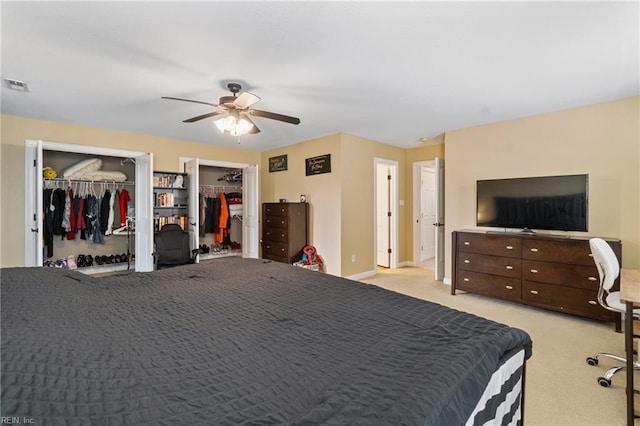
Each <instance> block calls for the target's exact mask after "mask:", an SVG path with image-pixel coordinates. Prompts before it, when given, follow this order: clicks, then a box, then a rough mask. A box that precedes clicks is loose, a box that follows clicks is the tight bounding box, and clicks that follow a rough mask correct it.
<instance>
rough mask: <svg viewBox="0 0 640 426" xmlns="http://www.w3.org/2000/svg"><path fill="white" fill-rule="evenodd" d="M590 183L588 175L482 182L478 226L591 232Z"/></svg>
mask: <svg viewBox="0 0 640 426" xmlns="http://www.w3.org/2000/svg"><path fill="white" fill-rule="evenodd" d="M588 182H589V176H588V175H586V174H582V175H565V176H540V177H527V178H513V179H488V180H478V181H477V192H476V193H477V210H476V213H477V215H476V224H477V225H478V226H489V227H500V228H522V229H541V230H560V231H587V230H588V203H587V201H588V193H589V191H588Z"/></svg>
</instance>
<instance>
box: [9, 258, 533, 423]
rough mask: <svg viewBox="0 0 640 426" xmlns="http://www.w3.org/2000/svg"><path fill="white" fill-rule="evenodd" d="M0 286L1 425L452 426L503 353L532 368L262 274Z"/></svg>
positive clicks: (399, 299)
mask: <svg viewBox="0 0 640 426" xmlns="http://www.w3.org/2000/svg"><path fill="white" fill-rule="evenodd" d="M0 279H1V288H0V289H1V298H2V306H1V308H2V311H1V315H2V323H1V326H2V348H1V349H2V401H1V402H2V405H1V410H2V416H18V417H19V418H21V419H22V418H26V419H27V420H28V419H32V420H33V423H34V424H37V425H43V424H69V425H81V424H96V425H116V424H152V425H160V424H167V425H176V424H206V425H237V424H251V425H266V424H295V425H303V424H304V425H307V424H343V425H358V424H362V425H373V424H383V425H401V424H406V425H419V424H420V425H456V424H462V423H464V421H466V419H467V417H468V416H469V414H470V413H471V411H472V409H473V407H474V405H475V402H476V401H477V400H478V398H479V397H480V395H481V393H482V391H483V388H484V387H485V385H486V383H487V381H488V380H489V377H490V375H491V373H492V372H493V371H494V370H495V369H496V367H497V366H498V365H499V364H500V362H501V358H502V356H503V354H504V353H506V352H508V351H510V350H512V349H514V348H518V347H525V348H526V350H527V357H528V356H530V353H531V342H530V340H529V336H528V335H527V334H526V333H525V332H523V331H521V330H518V329H513V328H510V327H507V326H505V325H501V324H498V323H495V322H492V321H488V320H486V319H482V318H479V317H476V316H474V315H470V314H466V313H463V312H459V311H455V310H452V309H449V308H447V307H444V306H440V305H437V304H433V303H429V302H425V301H422V300H417V299H414V298H410V297H407V296H404V295H400V294H396V293H393V292H390V291H387V290H383V289H380V288H378V287H375V286H371V285H367V284H362V283H358V282H354V281H350V280H346V279H342V278H337V277H333V276H329V275H325V274H322V273H318V272H312V271H308V270H304V269H302V268H296V267H293V266H289V265H285V264H280V263H273V262H269V261H263V260H259V259H240V258H225V259H219V260H216V261H213V262H208V263H200V264H198V265H189V266H183V267H176V268H171V269H165V270H160V271H155V272H150V273H130V274H123V275H119V276H110V277H103V278H95V277H90V276H86V275H84V274H82V273H79V272H77V271H69V270H62V269H51V268H7V269H3V270H2V271H1V276H0Z"/></svg>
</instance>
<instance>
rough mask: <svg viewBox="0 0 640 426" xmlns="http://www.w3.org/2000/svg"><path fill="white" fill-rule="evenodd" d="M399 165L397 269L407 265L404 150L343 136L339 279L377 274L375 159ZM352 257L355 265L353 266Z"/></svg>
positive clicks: (406, 194) (346, 135)
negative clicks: (340, 272) (340, 266)
mask: <svg viewBox="0 0 640 426" xmlns="http://www.w3.org/2000/svg"><path fill="white" fill-rule="evenodd" d="M375 158H381V159H385V160H393V161H396V162H397V163H398V202H399V205H398V206H397V212H398V231H397V232H398V265H401V264H402V263H403V262H406V261H407V260H408V259H407V253H406V249H405V247H406V246H405V243H404V242H405V239H406V238H405V236H406V234H407V221H406V214H405V210H406V201H407V197H408V196H410V194H408V193H407V183H406V181H407V180H406V173H405V170H406V150H405V149H402V148H398V147H394V146H391V145H386V144H383V143H380V142H376V141H372V140H368V139H363V138H360V137H357V136H353V135H348V134H344V133H343V134H342V222H341V230H342V256H341V260H342V276H344V277H349V276H358V275H362V274H365V275H366V274H370V275H373V274H375V272H376V259H375V248H376V247H375V236H376V233H375V228H374V215H375V211H376V210H375V207H374V188H375V185H374V183H375V173H374V159H375ZM352 255H355V257H356V261H355V262H352Z"/></svg>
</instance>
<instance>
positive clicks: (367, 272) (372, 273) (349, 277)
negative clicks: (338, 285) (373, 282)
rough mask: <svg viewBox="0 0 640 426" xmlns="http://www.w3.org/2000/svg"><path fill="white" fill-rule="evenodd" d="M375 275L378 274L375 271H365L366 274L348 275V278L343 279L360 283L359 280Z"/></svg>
mask: <svg viewBox="0 0 640 426" xmlns="http://www.w3.org/2000/svg"><path fill="white" fill-rule="evenodd" d="M377 274H378V272H376V271H366V272H360V273H359V274H355V275H349V276H348V277H345V278H347V279H350V280H354V281H360V280H361V279H364V278H369V277H373V276H374V275H377Z"/></svg>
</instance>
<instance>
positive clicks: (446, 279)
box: [442, 277, 451, 285]
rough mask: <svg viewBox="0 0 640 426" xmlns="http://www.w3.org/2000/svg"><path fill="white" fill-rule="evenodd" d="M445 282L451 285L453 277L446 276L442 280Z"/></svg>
mask: <svg viewBox="0 0 640 426" xmlns="http://www.w3.org/2000/svg"><path fill="white" fill-rule="evenodd" d="M442 283H443V284H446V285H451V277H444V278H443V280H442Z"/></svg>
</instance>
